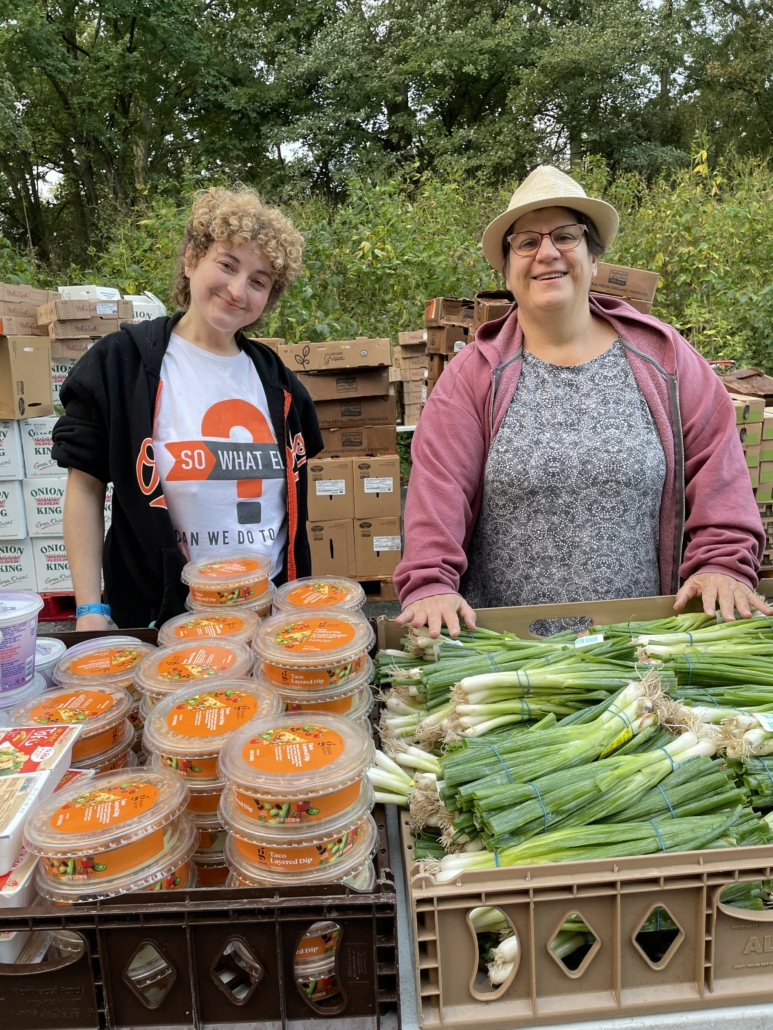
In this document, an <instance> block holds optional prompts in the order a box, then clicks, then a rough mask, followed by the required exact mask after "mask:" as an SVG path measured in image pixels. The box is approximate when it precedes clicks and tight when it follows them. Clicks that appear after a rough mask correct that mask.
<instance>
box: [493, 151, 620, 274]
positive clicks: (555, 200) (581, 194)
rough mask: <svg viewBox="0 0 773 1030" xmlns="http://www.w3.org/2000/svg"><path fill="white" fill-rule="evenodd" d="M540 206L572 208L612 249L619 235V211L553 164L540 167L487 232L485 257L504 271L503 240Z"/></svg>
mask: <svg viewBox="0 0 773 1030" xmlns="http://www.w3.org/2000/svg"><path fill="white" fill-rule="evenodd" d="M540 207H569V208H572V210H574V211H580V212H581V213H582V214H584V215H588V216H589V217H590V218H592V219H593V221H594V223H595V225H596V228H597V229H598V231H599V236H600V237H601V242H602V243H603V244H604V247H605V248H606V247H608V246H609V245H610V244H611V243H612V240H614V238H615V236H616V235H617V226H618V223H619V221H620V220H619V218H618V217H617V211H615V209H614V208H613V207H612V205H611V204H607V203H606V201H604V200H593V199H591V198H590V197H589V196H588V195H587V194H586V192H585V190H584V189H583V188H582V186H581V185H580V184H579V182H575V181H574V179H572V178H571V176H569V175H567V174H566V173H565V172H562V171H560V169H558V168H554V167H553V165H540V166H539V168H535V169H534V171H533V172H532V173H531V174H530V175H527V176H526V178H525V179H524V180H523V182H522V183H521V184H520V185H519V186H518V189H517V190H516V191H515V193H514V194H513V195H512V197H511V198H510V203H509V205H508V208H507V211H505V212H503V213H502V214H501V215H498V216H497V217H496V218H495V219H494V221H493V222H492V223H491V224H490V225H489V226H487V228H486V231H485V232H484V233H483V241H482V242H483V254H484V257H485V258H486V260H487V261H488V263H489V264H490V265H493V266H494V268H496V269H498V270H499V271H500V272H503V271H504V268H505V259H504V255H503V254H502V240H503V239H504V236H505V233H506V232H507V230H508V229H509V228H510V226H511V225H512V224H513V222H515V221H516V219H518V218H520V217H521V215H525V214H526V213H527V211H536V210H537V208H540Z"/></svg>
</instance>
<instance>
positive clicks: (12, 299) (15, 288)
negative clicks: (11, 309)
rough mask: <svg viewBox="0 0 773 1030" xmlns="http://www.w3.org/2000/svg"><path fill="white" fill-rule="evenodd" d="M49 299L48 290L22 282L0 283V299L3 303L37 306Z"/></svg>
mask: <svg viewBox="0 0 773 1030" xmlns="http://www.w3.org/2000/svg"><path fill="white" fill-rule="evenodd" d="M48 299H49V291H48V290H37V289H35V287H34V286H26V285H25V284H23V283H0V300H2V301H3V303H4V304H5V303H17V304H19V303H21V304H29V305H31V306H33V307H35V308H38V307H39V306H40V305H41V304H45V303H46V301H47V300H48Z"/></svg>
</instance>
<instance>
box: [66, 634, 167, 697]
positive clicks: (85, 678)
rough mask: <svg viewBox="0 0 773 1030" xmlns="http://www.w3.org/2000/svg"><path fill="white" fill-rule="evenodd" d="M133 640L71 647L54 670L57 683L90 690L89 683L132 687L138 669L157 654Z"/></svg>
mask: <svg viewBox="0 0 773 1030" xmlns="http://www.w3.org/2000/svg"><path fill="white" fill-rule="evenodd" d="M155 650H156V648H155V646H154V645H153V644H146V643H144V642H143V641H141V640H137V639H135V638H134V637H124V636H113V637H98V638H96V639H95V640H86V641H85V642H84V643H82V644H76V645H75V647H71V648H70V649H69V650H68V651H66V652H65V653H64V655H63V656H62V658H60V660H59V663H58V664H57V666H56V668H55V669H54V680H55V681H56V682H57V683H59V684H66V685H67V686H68V687H81V688H83V689H88V687H89V686H90V684H93V683H99V685H100V686H102V685H103V684H106V683H112V684H117V685H118V686H122V687H126V688H127V689H128V688H130V687H131V684H132V680H133V678H134V673H135V671H136V669H137V666H138V665H139V664H140V662H141V661H142V660H143V658H145V657H147V655H149V654H151V653H152V652H153V651H155Z"/></svg>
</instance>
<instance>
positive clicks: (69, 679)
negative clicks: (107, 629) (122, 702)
mask: <svg viewBox="0 0 773 1030" xmlns="http://www.w3.org/2000/svg"><path fill="white" fill-rule="evenodd" d="M155 650H156V648H155V646H154V645H153V644H146V643H144V642H143V641H141V640H138V639H137V638H136V637H129V636H123V635H120V634H115V635H113V636H109V637H95V638H94V639H93V640H86V641H85V642H84V643H82V644H76V645H75V647H71V648H69V650H67V651H65V653H64V655H63V656H62V657H61V658H60V660H59V662H58V664H57V666H56V668H55V669H54V682H55V683H57V684H59V685H60V686H63V687H67V688H70V689H74V688H80V689H82V690H89V689H90V687H91V685H92V684H94V683H99V684H100V685H101V684H103V683H104V684H111V685H113V686H119V687H123V688H124V689H125V690H128V692H129V694H130V696H131V699H132V705H131V709H130V711H129V713H128V716H127V718H128V719H129V721H130V722H131V724H132V727H133V732H134V741H133V745H132V746H133V748H135V749H137V750H139V746H140V740H141V737H142V720H141V718H140V701H141V700H142V698H141V695H140V694H139V692H138V691H137V689H136V687H135V685H134V675H135V672H136V670H137V667H138V666H139V664H140V662H141V661H142V660H143V659H144V658H146V657H147V656H148V655H149V654H152V653H153V652H154V651H155ZM129 761H130V760H129Z"/></svg>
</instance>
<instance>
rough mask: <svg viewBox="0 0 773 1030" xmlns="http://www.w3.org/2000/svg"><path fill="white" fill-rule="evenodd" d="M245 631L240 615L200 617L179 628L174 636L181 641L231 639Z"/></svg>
mask: <svg viewBox="0 0 773 1030" xmlns="http://www.w3.org/2000/svg"><path fill="white" fill-rule="evenodd" d="M243 629H244V619H240V618H239V616H238V615H199V616H196V617H194V618H191V619H189V620H188V621H187V622H184V623H183V624H182V625H181V626H178V627H177V628H176V629H175V631H174V635H175V636H176V637H177V638H178V639H179V640H188V639H190V638H191V637H230V636H233V634H234V633H239V632H241V630H243Z"/></svg>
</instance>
